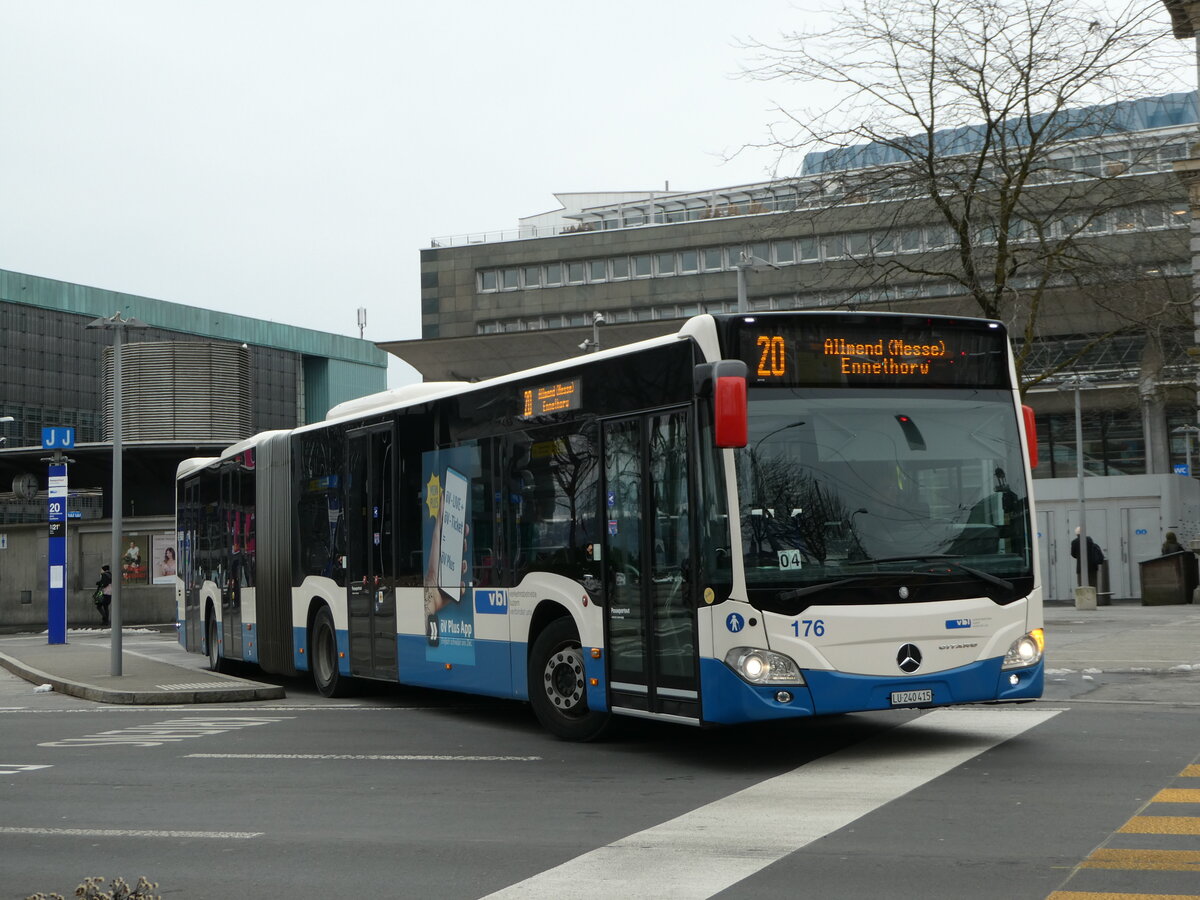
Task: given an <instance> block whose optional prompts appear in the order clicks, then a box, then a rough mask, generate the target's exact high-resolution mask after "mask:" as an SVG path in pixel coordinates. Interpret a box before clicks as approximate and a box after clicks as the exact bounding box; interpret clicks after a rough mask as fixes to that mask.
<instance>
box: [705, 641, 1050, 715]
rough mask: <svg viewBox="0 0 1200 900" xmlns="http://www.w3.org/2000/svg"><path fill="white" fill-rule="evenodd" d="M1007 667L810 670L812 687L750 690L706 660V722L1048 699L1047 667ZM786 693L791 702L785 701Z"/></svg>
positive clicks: (992, 663)
mask: <svg viewBox="0 0 1200 900" xmlns="http://www.w3.org/2000/svg"><path fill="white" fill-rule="evenodd" d="M1001 662H1002V660H1001V659H999V658H997V659H988V660H981V661H979V662H975V663H971V664H970V665H966V666H961V667H960V668H957V669H949V670H947V671H945V672H936V673H932V674H929V675H921V676H917V677H903V678H891V677H881V676H877V675H851V674H847V673H845V672H829V671H822V670H817V669H808V670H805V672H804V678H805V680H806V681H807V686H806V685H754V684H748V683H747V682H745V681H743V680H742V679H741V678H739V677H738V676H737V675H736V674H734V672H733V671H732V670H731V669H730V668H729V667H728V666H726V665H725V664H724V663H722V662H721V661H720V660H715V659H705V660H702V661H701V664H700V679H701V697H702V698H703V710H704V711H703V717H704V721H705V722H710V723H714V724H722V725H729V724H735V723H739V722H761V721H768V720H772V719H791V718H799V717H803V716H813V715H818V716H819V715H831V714H835V713H848V712H864V711H866V710H880V709H897V708H900V707H910V706H917V707H935V706H948V705H952V704H960V703H1005V702H1013V701H1021V700H1036V699H1037V698H1038V697H1040V696H1042V690H1043V687H1044V683H1045V667H1044V661H1039V662H1038V663H1037V664H1036V665H1032V666H1027V667H1025V668H1022V669H1008V670H1001V668H1000V664H1001ZM1014 682H1015V683H1014ZM925 690H928V691H932V692H933V694H932V700H931V701H930V702H927V703H925V702H920V703H893V702H892V697H893V695H894V694H902V693H908V692H910V691H925ZM781 692H786V694H788V695H790V698H791V699H790V700H781V699H780V693H781Z"/></svg>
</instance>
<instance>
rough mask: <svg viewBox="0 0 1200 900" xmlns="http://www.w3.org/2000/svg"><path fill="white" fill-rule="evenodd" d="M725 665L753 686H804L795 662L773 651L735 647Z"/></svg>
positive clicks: (728, 655)
mask: <svg viewBox="0 0 1200 900" xmlns="http://www.w3.org/2000/svg"><path fill="white" fill-rule="evenodd" d="M725 665H727V666H729V668H731V669H733V671H735V672H737V673H738V675H739V676H740V677H741V678H743V679H745V680H746V681H748V682H750V683H751V684H804V676H803V675H801V674H800V667H799V666H797V665H796V663H795V661H793V660H792V659H790V658H789V657H786V656H784V655H783V654H782V653H775V652H774V651H772V650H761V649H759V648H757V647H734V648H733V649H732V650H730V651H729V652H728V653H726V654H725Z"/></svg>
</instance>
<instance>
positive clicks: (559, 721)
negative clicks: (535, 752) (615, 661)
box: [529, 617, 611, 741]
mask: <svg viewBox="0 0 1200 900" xmlns="http://www.w3.org/2000/svg"><path fill="white" fill-rule="evenodd" d="M529 702H530V705H532V706H533V712H534V714H535V715H536V716H537V718H538V721H539V722H541V723H542V727H544V728H545V729H546V730H547V731H549V732H550V733H551V734H554V735H556V736H557V737H560V738H564V739H565V740H569V741H592V740H595V739H596V738H598V737H600V736H601V735H603V734H604V732H605V731H606V730H607V729H608V725H609V720H610V718H611V717H610V716H609V714H608V713H601V712H594V711H593V710H590V709H588V705H587V679H586V676H585V674H584V665H583V648H582V646H581V645H580V643H579V637H578V635H577V634H576V633H575V625H574V623H573V622H572V621H571V620H570V619H568V618H566V617H563V618H561V619H555V620H554V621H553V622H551V623H550V624H549V625H547V626H546V628H545V629H544V630H543V631H542V633H541V634H539V635H538V636H537V640H535V641H534V642H533V650H532V651H531V652H530V654H529Z"/></svg>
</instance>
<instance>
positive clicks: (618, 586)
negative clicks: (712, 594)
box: [603, 408, 700, 721]
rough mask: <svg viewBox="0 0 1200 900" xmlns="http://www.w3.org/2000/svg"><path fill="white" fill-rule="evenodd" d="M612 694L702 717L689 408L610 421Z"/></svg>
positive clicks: (659, 712) (606, 440)
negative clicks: (691, 493) (693, 549)
mask: <svg viewBox="0 0 1200 900" xmlns="http://www.w3.org/2000/svg"><path fill="white" fill-rule="evenodd" d="M603 447H604V451H603V452H604V494H603V496H604V504H605V520H606V527H605V553H604V560H605V582H606V584H605V587H606V597H607V604H608V605H607V609H606V620H605V624H606V631H607V635H606V637H607V640H606V645H607V647H608V653H607V657H608V678H609V689H610V692H611V694H610V703H611V706H612V708H613V709H614V710H620V711H623V712H627V713H632V714H634V715H638V714H641V715H650V716H654V717H660V716H662V717H667V716H669V717H673V718H679V719H684V720H688V721H699V718H700V702H699V693H698V686H699V679H698V674H697V668H696V667H697V653H696V606H695V602H694V600H695V598H694V597H693V591H692V585H693V584H694V579H693V578H692V573H691V571H690V567H691V559H692V553H691V536H692V528H691V524H690V518H689V508H690V504H689V502H688V500H689V497H688V492H689V483H690V479H689V477H688V474H689V468H690V448H691V441H690V440H689V428H688V410H687V409H686V408H679V409H673V410H665V411H659V412H654V413H649V414H646V415H639V416H633V417H628V418H621V419H613V420H609V421H607V422H605V423H604V426H603Z"/></svg>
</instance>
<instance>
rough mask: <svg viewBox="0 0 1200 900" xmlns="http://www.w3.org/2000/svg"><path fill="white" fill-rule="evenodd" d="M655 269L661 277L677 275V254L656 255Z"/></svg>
mask: <svg viewBox="0 0 1200 900" xmlns="http://www.w3.org/2000/svg"><path fill="white" fill-rule="evenodd" d="M654 267H655V269H656V270H657V272H658V274H659V275H674V274H675V254H674V253H655V254H654Z"/></svg>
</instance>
